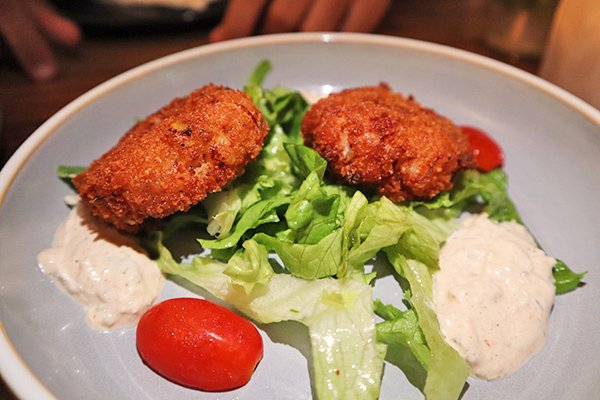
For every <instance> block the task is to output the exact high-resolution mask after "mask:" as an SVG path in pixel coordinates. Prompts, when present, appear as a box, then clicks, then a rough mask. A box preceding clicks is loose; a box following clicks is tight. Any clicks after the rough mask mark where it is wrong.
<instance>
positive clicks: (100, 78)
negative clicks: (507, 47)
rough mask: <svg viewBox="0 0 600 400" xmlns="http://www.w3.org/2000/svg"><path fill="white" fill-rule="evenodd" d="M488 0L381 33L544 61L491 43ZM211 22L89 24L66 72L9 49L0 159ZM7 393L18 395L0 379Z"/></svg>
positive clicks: (199, 35) (412, 17)
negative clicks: (140, 26)
mask: <svg viewBox="0 0 600 400" xmlns="http://www.w3.org/2000/svg"><path fill="white" fill-rule="evenodd" d="M485 11H486V10H485V0H460V1H458V0H397V1H394V2H393V5H392V7H391V9H390V10H389V12H388V14H387V16H386V18H385V20H384V21H383V22H382V24H381V25H380V27H379V28H378V30H377V31H376V33H379V34H384V35H392V36H399V37H407V38H413V39H419V40H425V41H430V42H434V43H441V44H445V45H449V46H452V47H457V48H461V49H465V50H468V51H472V52H474V53H478V54H482V55H485V56H489V57H492V58H496V59H499V60H501V61H504V62H507V63H510V64H513V65H515V66H517V67H519V68H522V69H524V70H526V71H528V72H531V73H536V71H537V68H538V64H539V61H538V60H535V59H529V60H518V59H509V58H507V57H505V56H504V55H502V54H499V53H495V52H494V51H492V50H490V49H489V48H488V47H486V46H485V44H484V42H483V40H482V39H481V36H482V32H483V31H484V29H485V28H486V27H487V26H489V24H491V23H492V22H493V15H488V14H487V13H486V12H485ZM209 31H210V26H193V27H189V28H186V29H183V30H179V31H163V32H154V33H151V34H143V33H140V32H137V33H135V32H127V33H125V32H120V33H111V34H107V33H103V34H100V33H98V32H95V33H93V32H86V35H85V39H84V41H83V42H82V43H81V45H80V46H79V47H78V48H77V49H76V50H74V51H61V52H59V53H58V59H59V63H60V66H61V69H60V73H59V75H58V76H57V77H56V78H55V79H54V80H51V81H48V82H34V81H32V80H30V79H28V78H27V77H26V76H25V75H24V74H23V73H22V72H21V71H20V70H19V68H18V66H17V65H16V64H15V63H14V62H12V61H11V60H9V59H8V58H7V57H6V55H4V56H3V58H2V59H0V107H1V108H2V118H0V120H2V121H1V122H0V123H2V127H1V131H0V166H2V165H4V163H6V161H7V160H8V159H9V158H10V156H11V155H12V154H13V153H14V152H15V150H16V149H17V148H18V147H19V146H20V145H21V143H23V141H25V139H27V137H28V136H29V135H30V134H31V133H33V132H34V131H35V130H36V129H37V128H38V127H39V126H40V125H41V124H42V123H43V122H44V121H45V120H47V119H48V118H49V117H50V116H52V115H53V114H54V113H56V112H57V111H59V110H60V109H61V108H62V107H64V106H65V105H67V104H68V103H69V102H71V101H72V100H74V99H75V98H77V97H78V96H80V95H82V94H83V93H85V92H86V91H88V90H89V89H92V88H93V87H95V86H96V85H98V84H100V83H102V82H104V81H106V80H107V79H109V78H112V77H114V76H115V75H117V74H120V73H121V72H124V71H127V70H129V69H131V68H133V67H135V66H137V65H140V64H142V63H145V62H147V61H150V60H153V59H156V58H158V57H162V56H165V55H167V54H171V53H174V52H177V51H180V50H184V49H189V48H191V47H196V46H200V45H203V44H206V43H207V42H208V32H209ZM0 399H2V400H4V399H6V400H14V399H16V398H15V397H14V395H12V394H11V393H10V391H9V389H8V388H7V386H6V384H5V383H4V382H3V381H2V380H1V379H0Z"/></svg>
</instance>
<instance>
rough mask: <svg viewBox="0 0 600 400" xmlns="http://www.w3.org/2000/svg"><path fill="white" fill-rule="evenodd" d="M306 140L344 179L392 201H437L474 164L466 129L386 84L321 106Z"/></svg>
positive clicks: (310, 116) (306, 126)
mask: <svg viewBox="0 0 600 400" xmlns="http://www.w3.org/2000/svg"><path fill="white" fill-rule="evenodd" d="M302 135H303V137H304V140H305V143H306V145H307V146H310V147H312V148H314V149H315V150H316V151H317V152H319V153H320V154H321V155H322V156H323V157H324V158H325V159H326V160H327V162H328V168H329V172H330V173H331V174H332V175H333V176H334V177H336V178H337V179H338V180H340V181H342V182H345V183H348V184H351V185H355V186H359V187H361V188H363V189H365V190H368V191H374V192H376V193H377V194H380V195H385V196H387V197H388V198H390V199H391V200H393V201H404V200H411V199H430V198H432V197H434V196H436V195H437V194H438V193H440V192H442V191H445V190H449V189H451V188H452V179H453V177H454V175H455V174H456V172H457V171H458V170H460V169H462V168H469V167H471V166H472V165H473V160H472V155H471V151H470V148H469V143H468V141H467V138H466V137H465V135H464V134H463V132H462V130H461V129H460V128H459V127H457V126H455V125H454V124H453V123H452V122H451V121H450V120H448V119H447V118H444V117H442V116H440V115H438V114H436V113H435V112H434V111H432V110H430V109H427V108H424V107H422V106H421V105H419V104H418V103H417V102H415V101H413V100H412V99H411V98H405V97H403V96H402V95H400V94H398V93H394V92H392V91H391V89H390V88H389V87H388V86H387V85H385V84H380V85H379V86H371V87H361V88H356V89H348V90H344V91H342V92H340V93H336V94H332V95H330V96H329V97H327V98H325V99H322V100H320V101H318V102H317V103H315V104H314V105H313V106H312V107H311V109H310V110H309V111H308V112H307V113H306V115H305V116H304V119H303V120H302Z"/></svg>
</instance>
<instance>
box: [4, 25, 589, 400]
mask: <svg viewBox="0 0 600 400" xmlns="http://www.w3.org/2000/svg"><path fill="white" fill-rule="evenodd" d="M263 58H268V59H270V60H271V61H272V63H273V66H274V69H273V71H272V72H271V74H270V75H269V76H268V79H267V82H266V85H267V86H272V85H275V84H278V83H280V84H284V85H287V86H291V87H294V88H298V89H304V90H311V91H318V92H327V91H330V90H332V89H333V90H337V89H340V88H343V87H349V86H357V85H365V84H376V83H378V82H380V81H386V82H388V83H389V84H390V85H391V86H392V87H393V88H394V89H396V90H399V91H401V92H403V93H406V94H410V93H412V94H414V95H415V96H416V99H417V100H418V101H420V102H422V103H423V104H426V105H428V106H430V107H433V108H434V109H436V110H437V111H438V112H439V113H441V114H443V115H446V116H448V117H450V118H452V119H454V120H455V121H456V122H457V123H458V124H469V125H474V126H478V127H480V128H483V129H484V130H486V131H488V132H490V133H491V134H492V135H493V136H494V137H495V138H496V139H497V140H498V142H500V144H501V145H502V146H503V148H504V150H505V152H506V169H507V172H508V174H509V176H510V179H511V180H510V192H511V194H512V196H513V198H514V200H515V201H516V203H517V204H518V206H519V209H520V211H521V213H522V216H523V218H524V220H525V222H526V223H527V224H528V226H529V227H530V229H531V230H532V231H533V232H534V233H535V235H536V236H537V238H538V240H539V242H540V243H541V245H542V246H543V247H544V248H545V249H546V250H547V252H548V253H550V254H551V255H554V256H557V257H560V258H563V259H564V260H565V261H566V262H567V263H568V264H569V265H571V267H572V268H573V269H575V270H577V271H583V270H588V271H590V272H589V274H588V276H587V278H586V280H587V286H585V287H584V288H582V289H579V290H577V291H576V292H574V293H571V294H568V295H565V296H561V297H559V298H558V299H557V300H556V304H555V307H554V311H553V313H552V317H551V323H550V327H549V332H548V337H547V343H546V346H545V347H544V349H543V350H542V351H541V353H539V354H538V355H537V356H536V357H534V358H533V359H532V360H531V361H530V362H529V363H528V364H527V365H526V366H525V367H524V368H522V369H521V370H520V371H518V372H517V373H516V374H514V375H513V376H511V377H509V378H507V379H504V380H500V381H497V382H492V383H486V382H481V381H477V380H471V381H470V388H469V389H468V391H467V393H466V395H465V396H464V399H465V400H468V399H483V398H488V399H511V400H515V399H535V400H540V399H552V400H556V399H568V400H572V399H591V398H597V394H598V393H599V392H600V380H598V379H597V378H598V376H600V345H599V343H600V341H599V340H598V339H599V337H598V334H597V332H600V318H598V304H600V290H598V285H599V284H600V279H599V278H598V273H599V272H600V268H599V267H598V260H599V259H600V246H598V237H599V235H598V234H599V229H598V227H599V226H600V213H599V212H598V209H597V206H598V201H599V200H600V162H599V161H598V160H600V113H599V112H598V111H597V110H595V109H593V108H592V107H590V106H588V105H587V104H585V103H583V102H581V101H579V100H578V99H576V98H574V97H572V96H570V95H568V94H567V93H565V92H563V91H561V90H559V89H557V88H556V87H554V86H552V85H550V84H548V83H546V82H544V81H542V80H540V79H537V78H535V77H533V76H531V75H529V74H527V73H524V72H522V71H519V70H516V69H514V68H511V67H508V66H506V65H503V64H500V63H498V62H495V61H491V60H489V59H486V58H483V57H480V56H476V55H473V54H470V53H466V52H463V51H458V50H454V49H450V48H446V47H442V46H438V45H432V44H427V43H422V42H416V41H412V40H402V39H397V38H390V37H379V36H372V35H355V34H292V35H278V36H271V37H259V38H250V39H242V40H238V41H231V42H227V43H222V44H218V45H211V46H204V47H200V48H197V49H192V50H189V51H185V52H183V53H179V54H175V55H173V56H170V57H166V58H163V59H160V60H158V61H155V62H152V63H149V64H146V65H144V66H141V67H139V68H136V69H134V70H132V71H130V72H127V73H125V74H123V75H121V76H118V77H116V78H114V79H112V80H110V81H108V82H107V83H105V84H103V85H101V86H99V87H97V88H96V89H94V90H92V91H90V92H88V93H87V94H85V95H83V96H82V97H80V98H79V99H77V100H75V101H74V102H73V103H71V104H69V105H68V106H67V107H65V108H64V109H63V110H61V111H60V112H59V113H58V114H56V115H55V116H54V117H52V118H51V119H50V120H49V121H48V122H46V123H45V124H44V125H43V126H42V127H41V128H40V129H38V131H37V132H36V133H34V134H33V135H32V137H31V138H30V139H29V140H27V142H26V143H25V144H24V145H23V146H22V147H21V148H20V149H19V150H18V151H17V153H16V154H15V155H14V156H13V158H12V159H11V160H10V161H9V162H8V164H7V165H6V166H5V168H4V170H3V171H2V173H1V175H0V199H1V201H2V204H1V208H0V238H1V240H0V254H1V255H2V257H1V258H0V320H1V321H2V328H3V330H2V334H1V335H0V371H1V372H2V374H3V375H4V377H5V379H6V380H7V381H8V383H9V385H10V386H11V387H12V388H13V389H14V390H15V391H16V393H17V394H18V395H19V396H21V397H22V398H23V399H36V400H37V399H52V398H60V399H102V400H104V399H107V398H108V399H180V400H184V399H192V398H194V399H198V398H207V399H238V398H244V399H278V400H282V399H308V398H310V397H311V389H310V383H309V372H308V369H307V359H306V356H305V355H306V354H307V353H308V351H307V347H306V346H307V345H306V341H304V340H303V339H302V337H303V334H304V333H305V331H304V330H303V328H302V327H299V325H297V324H288V323H282V324H275V325H274V326H271V327H269V328H266V329H263V330H262V333H263V337H264V339H265V343H266V349H265V357H264V360H263V361H262V362H261V363H260V365H259V367H258V369H257V371H256V374H255V376H254V378H253V379H252V381H251V382H250V383H249V384H248V385H247V386H245V387H244V388H242V389H239V390H236V391H233V392H227V393H217V394H214V393H213V394H210V393H201V392H196V391H192V390H188V389H185V388H182V387H179V386H176V385H174V384H171V383H170V382H168V381H166V380H164V379H162V378H160V377H158V376H157V375H156V374H154V373H152V372H151V371H150V370H148V368H146V367H145V366H144V365H143V364H142V362H141V361H140V359H139V358H138V356H137V354H136V351H135V343H134V330H133V329H128V330H123V331H117V332H111V333H101V332H97V331H94V330H91V329H89V328H88V327H87V326H86V324H85V322H84V320H83V313H82V312H81V310H80V309H79V307H78V306H77V305H76V304H74V303H73V302H72V301H71V300H70V299H69V298H67V297H66V296H65V295H64V294H63V293H62V292H61V291H60V290H59V289H58V288H57V287H55V286H54V285H53V283H52V282H51V281H50V279H48V277H46V276H45V275H44V274H43V273H41V272H40V270H39V269H38V267H37V264H36V254H37V253H38V252H39V251H41V250H42V249H44V248H46V247H48V246H49V245H50V243H51V240H52V236H53V233H54V230H55V229H56V227H57V226H58V225H59V223H60V222H61V220H63V218H65V216H66V215H67V213H68V210H67V208H66V207H65V205H64V202H63V196H64V195H66V194H68V193H69V189H68V188H67V187H66V186H65V185H64V184H62V183H61V182H59V181H58V180H57V179H56V178H55V176H54V173H55V169H56V166H57V165H58V164H71V165H86V164H88V163H89V162H90V161H91V160H93V159H94V158H96V157H98V156H99V155H100V154H101V153H103V152H104V151H106V150H107V149H108V148H109V147H111V146H112V145H113V144H114V143H115V142H116V141H117V139H118V138H119V137H120V136H121V134H122V133H123V132H124V131H125V130H127V129H128V128H129V127H130V126H131V125H132V124H133V122H134V121H135V120H136V118H139V117H143V116H145V115H147V114H149V113H151V112H152V111H154V110H156V109H157V108H159V107H160V106H161V105H163V104H165V103H167V102H168V101H169V100H171V99H172V98H173V97H175V96H180V95H184V94H187V93H188V92H190V91H191V90H192V89H194V88H196V87H199V86H202V85H204V84H206V83H208V82H215V83H220V84H224V85H229V86H232V87H236V88H241V87H242V85H243V84H244V82H245V80H246V78H247V76H248V74H249V72H250V71H251V70H252V69H253V68H254V66H255V65H256V64H257V63H258V62H259V61H260V60H261V59H263ZM377 291H378V292H379V294H381V296H384V297H386V298H388V299H389V298H396V299H398V296H399V295H400V293H399V292H397V291H395V289H394V288H393V287H391V286H387V285H386V283H385V281H383V282H382V285H381V286H379V287H378V288H377ZM189 293H190V292H187V291H186V289H184V288H181V287H180V286H177V285H175V284H174V283H172V282H171V283H169V284H168V285H167V287H166V289H165V292H164V297H172V296H180V295H188V294H189ZM381 398H382V399H390V398H403V399H420V398H422V395H421V394H420V393H419V392H418V391H417V390H416V389H415V388H413V387H411V386H410V384H408V383H407V382H406V379H404V377H403V375H402V374H401V373H400V372H399V370H398V369H397V368H395V367H393V366H390V365H387V366H386V369H385V375H384V378H383V384H382V394H381Z"/></svg>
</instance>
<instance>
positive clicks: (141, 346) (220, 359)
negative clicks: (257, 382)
mask: <svg viewBox="0 0 600 400" xmlns="http://www.w3.org/2000/svg"><path fill="white" fill-rule="evenodd" d="M136 340H137V348H138V352H139V354H140V356H141V357H142V359H143V360H144V362H145V363H146V364H147V365H148V366H149V367H150V368H152V369H153V370H154V371H156V372H157V373H159V374H160V375H162V376H164V377H165V378H167V379H169V380H171V381H173V382H175V383H178V384H180V385H184V386H188V387H191V388H195V389H201V390H205V391H222V390H231V389H235V388H238V387H240V386H243V385H245V384H246V383H248V381H249V380H250V377H251V376H252V373H253V372H254V369H255V368H256V365H257V364H258V362H259V361H260V360H261V358H262V356H263V344H262V338H261V336H260V333H258V330H257V329H256V328H255V327H254V325H253V324H252V323H251V322H249V321H247V320H245V319H244V318H242V317H240V316H239V315H237V314H235V313H233V312H231V311H229V310H228V309H226V308H224V307H221V306H219V305H217V304H214V303H211V302H209V301H206V300H201V299H193V298H177V299H171V300H166V301H163V302H162V303H159V304H156V305H155V306H153V307H151V308H150V309H149V310H148V311H146V313H145V314H144V315H143V316H142V318H141V319H140V321H139V323H138V327H137V332H136Z"/></svg>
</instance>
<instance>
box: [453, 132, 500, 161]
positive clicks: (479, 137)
mask: <svg viewBox="0 0 600 400" xmlns="http://www.w3.org/2000/svg"><path fill="white" fill-rule="evenodd" d="M461 128H462V130H463V132H464V133H465V134H466V135H467V137H468V139H469V144H470V145H471V150H472V151H473V155H474V156H475V162H476V163H477V169H479V170H480V171H484V172H488V171H491V170H493V169H495V168H498V167H501V166H502V165H503V164H504V153H503V152H502V149H501V148H500V146H498V143H496V142H495V141H494V140H493V139H492V138H491V137H490V136H488V135H487V134H486V133H485V132H483V131H481V130H479V129H477V128H472V127H470V126H463V127H461Z"/></svg>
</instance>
